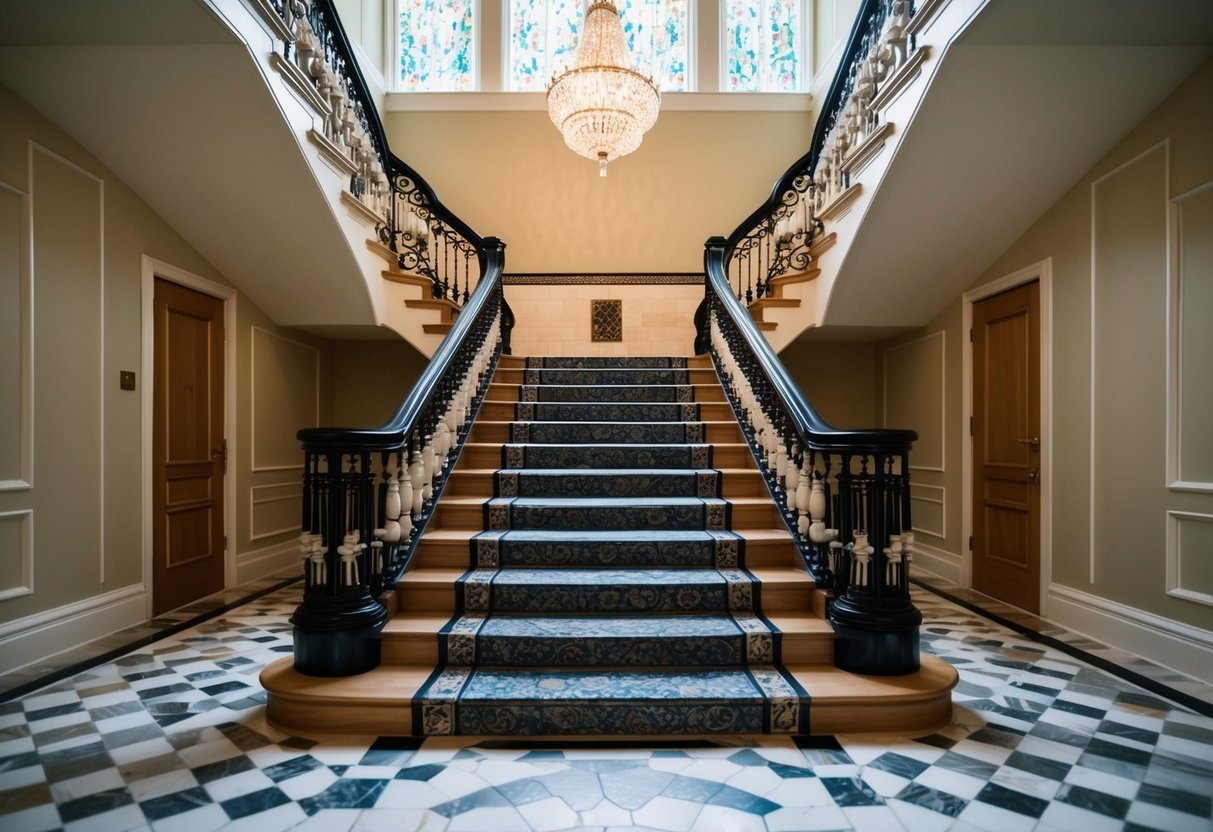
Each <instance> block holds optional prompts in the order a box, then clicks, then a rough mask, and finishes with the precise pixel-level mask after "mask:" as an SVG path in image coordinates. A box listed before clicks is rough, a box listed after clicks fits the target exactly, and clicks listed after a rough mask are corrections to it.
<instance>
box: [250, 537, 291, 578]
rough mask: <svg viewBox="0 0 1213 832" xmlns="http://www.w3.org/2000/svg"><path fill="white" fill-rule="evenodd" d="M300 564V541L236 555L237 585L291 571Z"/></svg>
mask: <svg viewBox="0 0 1213 832" xmlns="http://www.w3.org/2000/svg"><path fill="white" fill-rule="evenodd" d="M298 563H299V541H297V540H288V541H286V542H285V543H276V544H274V545H273V546H266V547H265V548H263V549H254V550H252V551H251V552H241V553H240V554H238V555H236V583H237V584H245V583H248V582H249V581H253V580H256V579H257V578H262V577H264V576H266V575H272V574H273V573H275V572H281V571H282V570H283V569H290V568H291V567H292V566H296V565H298Z"/></svg>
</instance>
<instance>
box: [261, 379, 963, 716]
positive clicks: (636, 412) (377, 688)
mask: <svg viewBox="0 0 1213 832" xmlns="http://www.w3.org/2000/svg"><path fill="white" fill-rule="evenodd" d="M387 603H388V606H389V609H390V610H391V611H392V612H393V615H392V618H391V620H390V621H389V622H388V624H387V625H386V627H385V628H384V631H383V663H382V664H381V666H380V667H378V668H376V669H375V670H372V671H370V672H368V673H365V674H362V675H360V676H357V677H350V678H338V679H319V678H311V677H305V676H302V675H300V674H298V673H296V672H295V670H294V668H293V666H292V664H291V660H290V659H289V658H288V659H284V660H282V661H280V662H277V663H275V664H273V665H271V666H270V667H268V668H267V669H266V670H265V672H264V673H263V674H262V681H263V684H264V685H265V687H266V689H267V691H269V718H270V720H271V721H272V722H273V723H274V724H275V725H277V726H279V727H281V728H284V729H286V730H289V731H293V732H299V733H313V732H315V731H316V730H317V729H318V728H319V727H321V726H322V727H323V730H324V731H342V732H367V733H377V734H387V735H405V734H413V735H446V734H465V735H467V734H471V735H488V734H493V735H527V736H551V735H568V734H581V735H585V734H592V735H595V736H623V735H637V734H644V735H650V736H674V735H679V736H685V735H702V734H720V733H728V734H758V733H796V734H808V733H814V734H829V733H838V732H855V731H898V732H908V733H928V732H930V731H931V730H933V729H935V728H937V727H938V726H939V725H941V724H944V723H946V722H948V721H949V719H950V717H951V699H950V690H951V688H952V686H953V685H954V684H955V679H956V673H955V670H954V669H953V668H952V667H951V666H950V665H947V664H946V663H944V662H942V661H940V660H938V659H934V658H933V657H929V656H924V657H923V666H922V669H921V670H920V671H919V672H917V673H915V674H911V675H908V676H897V677H871V676H856V675H854V674H849V673H845V672H843V671H840V670H838V669H837V668H835V667H834V666H833V664H832V658H833V631H832V629H831V627H830V625H829V624H828V623H827V622H826V621H825V620H824V607H825V595H824V593H823V592H821V591H820V590H818V589H817V588H816V587H815V585H814V582H813V580H812V578H811V576H810V575H809V574H808V572H807V571H806V570H805V569H804V566H803V563H802V561H801V558H800V555H799V553H798V551H797V548H796V546H795V543H794V542H793V540H792V538H791V536H790V535H789V533H788V531H787V530H786V527H784V525H783V522H782V519H781V517H780V516H779V513H778V509H777V508H776V506H775V505H774V503H773V502H772V500H771V498H770V495H769V493H768V492H767V489H766V485H765V483H764V481H763V479H762V476H761V474H760V472H759V470H758V468H757V466H756V465H755V464H754V461H753V459H752V457H751V456H750V453H749V449H748V447H747V446H746V444H745V442H744V437H743V436H742V434H741V431H740V429H739V428H738V426H737V423H736V421H735V420H734V418H733V415H732V412H731V409H730V407H729V405H728V403H727V400H726V399H725V395H724V391H723V389H722V388H721V386H720V384H719V382H718V380H717V378H716V374H715V371H714V370H713V369H712V366H711V363H710V361H709V360H708V359H707V358H703V357H700V358H690V359H686V358H649V359H573V358H547V359H529V360H526V359H518V358H510V357H505V358H503V359H502V361H501V364H500V366H499V368H498V370H497V375H496V377H495V378H494V382H493V384H492V385H491V386H490V388H489V392H488V394H487V397H486V400H485V403H484V405H483V406H482V408H481V410H480V413H479V416H478V418H477V421H476V423H475V425H474V426H473V428H472V432H471V436H470V437H469V441H468V444H467V445H466V446H465V448H464V450H463V453H462V454H461V456H460V459H459V462H458V464H457V465H456V467H455V469H454V470H453V472H452V473H451V475H450V480H449V482H448V485H447V488H446V491H445V493H444V495H443V497H442V499H441V501H440V502H439V505H438V507H437V509H436V511H435V515H434V518H433V520H432V521H431V524H430V527H429V528H428V529H427V531H426V533H425V534H424V535H423V537H422V539H421V542H420V543H419V545H418V547H417V550H416V552H415V555H414V557H413V560H412V562H411V564H410V567H409V569H408V571H406V572H405V574H404V575H403V576H402V578H401V580H400V581H399V583H398V585H397V587H396V591H395V592H394V593H393V594H392V595H391V596H390V598H388V599H387Z"/></svg>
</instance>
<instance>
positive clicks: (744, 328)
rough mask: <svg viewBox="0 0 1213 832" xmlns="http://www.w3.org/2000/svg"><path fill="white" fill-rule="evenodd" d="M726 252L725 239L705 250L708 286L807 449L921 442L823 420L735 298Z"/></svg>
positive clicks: (905, 433) (911, 435)
mask: <svg viewBox="0 0 1213 832" xmlns="http://www.w3.org/2000/svg"><path fill="white" fill-rule="evenodd" d="M726 251H727V241H726V240H725V239H724V238H723V237H713V238H712V239H710V240H708V243H707V246H706V247H705V249H704V268H705V270H706V272H707V276H708V282H709V285H710V286H711V288H712V289H713V290H715V293H716V299H717V301H718V302H719V303H720V305H721V306H722V307H723V308H724V310H725V311H726V312H728V314H729V317H730V318H731V319H732V320H733V323H734V324H735V325H736V327H737V329H738V331H739V332H740V334H741V337H742V338H743V339H744V340H745V344H746V347H747V348H748V350H749V352H750V353H751V354H752V355H753V356H754V358H755V359H756V360H757V362H758V365H759V367H760V368H761V370H762V371H763V373H764V374H765V375H766V376H767V378H768V379H769V380H770V383H771V386H772V387H773V388H774V391H775V394H776V395H777V396H778V397H779V400H780V402H781V403H782V404H783V407H784V409H785V411H786V412H787V414H788V416H789V417H790V418H791V420H792V422H793V424H794V425H795V427H796V429H797V432H798V433H799V434H800V436H801V439H802V440H803V441H804V442H805V443H806V447H809V448H821V449H836V448H844V447H846V448H854V449H856V450H873V449H904V450H909V447H910V444H911V443H912V442H914V441H915V440H916V439H918V434H917V433H915V432H914V431H912V430H897V429H893V430H890V429H885V428H881V429H870V430H846V429H840V428H835V427H833V426H831V425H830V424H829V423H828V422H826V421H825V419H823V418H821V415H820V414H818V412H817V410H816V409H815V408H814V407H813V405H812V404H810V403H809V400H808V399H807V398H805V395H804V392H803V391H801V389H800V385H798V384H797V383H796V380H795V379H793V378H792V376H791V375H790V374H789V373H788V371H787V368H786V367H784V365H783V362H782V361H780V360H779V357H778V356H777V355H776V354H775V351H774V350H773V349H771V345H770V344H769V343H768V342H767V339H766V338H765V337H763V335H762V333H761V332H759V331H758V328H757V327H755V326H754V321H753V319H752V318H751V317H750V315H749V313H748V312H746V310H745V308H744V307H742V305H741V302H740V301H738V300H737V298H735V297H733V293H732V291H730V287H729V283H728V279H727V277H726V276H725V272H724V260H725V254H726Z"/></svg>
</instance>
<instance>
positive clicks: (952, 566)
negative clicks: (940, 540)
mask: <svg viewBox="0 0 1213 832" xmlns="http://www.w3.org/2000/svg"><path fill="white" fill-rule="evenodd" d="M919 569H921V570H922V571H923V572H929V573H931V574H932V575H935V576H937V577H940V578H943V579H944V580H946V581H949V582H951V583H953V584H959V583H960V555H956V554H953V553H951V552H945V551H944V550H943V549H936V548H935V547H934V546H928V545H926V544H925V543H922V542H921V541H918V540H915V541H914V560H913V562H912V563H911V565H910V577H913V576H914V572H915V571H916V570H919Z"/></svg>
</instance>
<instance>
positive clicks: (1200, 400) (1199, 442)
mask: <svg viewBox="0 0 1213 832" xmlns="http://www.w3.org/2000/svg"><path fill="white" fill-rule="evenodd" d="M1175 203H1176V206H1175V212H1174V218H1175V229H1174V232H1173V233H1174V236H1175V255H1176V256H1175V257H1174V263H1173V264H1172V268H1173V269H1174V270H1175V278H1174V280H1173V281H1172V287H1171V288H1172V297H1171V308H1172V310H1174V312H1173V319H1172V327H1173V328H1174V331H1172V333H1171V337H1172V342H1173V344H1174V346H1175V348H1174V349H1173V350H1172V353H1171V363H1172V365H1173V367H1172V371H1171V375H1172V378H1173V383H1174V385H1175V388H1176V389H1175V394H1176V397H1175V398H1176V400H1175V403H1174V405H1175V406H1176V418H1175V420H1174V423H1173V425H1172V426H1171V428H1172V432H1173V433H1174V436H1173V437H1172V440H1171V445H1172V447H1171V448H1170V452H1171V453H1170V454H1169V456H1171V457H1172V458H1173V459H1174V460H1175V463H1176V464H1175V466H1174V468H1175V470H1174V471H1173V473H1172V480H1173V487H1180V488H1185V489H1190V490H1204V491H1213V430H1210V426H1211V425H1213V384H1210V383H1209V358H1210V356H1213V326H1210V325H1209V322H1210V321H1213V183H1209V184H1207V185H1205V186H1204V187H1203V188H1200V189H1197V190H1196V191H1195V192H1193V193H1191V194H1189V195H1186V196H1184V197H1180V198H1178V199H1176V200H1175ZM1174 481H1178V482H1174Z"/></svg>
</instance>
